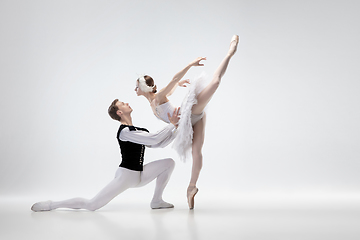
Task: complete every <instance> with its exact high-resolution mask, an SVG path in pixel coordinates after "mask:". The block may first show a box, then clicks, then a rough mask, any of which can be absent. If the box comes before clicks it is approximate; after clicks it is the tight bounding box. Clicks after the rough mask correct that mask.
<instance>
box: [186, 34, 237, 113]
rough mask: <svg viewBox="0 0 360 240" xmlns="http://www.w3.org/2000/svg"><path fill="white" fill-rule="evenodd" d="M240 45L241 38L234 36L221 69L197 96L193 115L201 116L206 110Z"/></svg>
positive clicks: (220, 66)
mask: <svg viewBox="0 0 360 240" xmlns="http://www.w3.org/2000/svg"><path fill="white" fill-rule="evenodd" d="M238 43H239V36H238V35H234V36H233V37H232V39H231V42H230V49H229V51H228V53H227V55H226V57H225V58H224V59H223V60H222V62H221V63H220V65H219V67H218V68H217V69H216V71H215V73H214V76H213V78H212V80H211V82H210V83H209V84H208V85H207V86H206V87H205V88H204V89H203V90H202V91H201V92H200V93H199V95H198V96H197V104H195V105H194V106H193V108H192V113H193V114H201V113H202V112H203V111H204V108H205V107H206V105H207V104H208V102H209V101H210V100H211V98H212V96H213V95H214V93H215V92H216V90H217V89H218V87H219V85H220V82H221V78H222V77H223V76H224V74H225V72H226V69H227V66H228V65H229V62H230V59H231V58H232V56H234V54H235V52H236V49H237V45H238Z"/></svg>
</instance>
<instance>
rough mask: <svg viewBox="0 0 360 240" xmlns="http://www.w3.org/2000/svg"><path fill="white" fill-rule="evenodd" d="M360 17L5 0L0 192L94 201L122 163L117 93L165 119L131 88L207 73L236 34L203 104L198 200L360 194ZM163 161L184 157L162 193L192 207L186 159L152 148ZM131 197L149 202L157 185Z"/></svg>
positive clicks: (355, 7)
mask: <svg viewBox="0 0 360 240" xmlns="http://www.w3.org/2000/svg"><path fill="white" fill-rule="evenodd" d="M359 11H360V4H359V3H358V2H357V1H340V0H339V1H235V0H233V1H230V0H226V1H100V0H98V1H95V0H91V1H85V0H83V1H78V0H76V1H73V0H71V1H5V0H2V1H1V2H0V26H1V39H0V41H1V42H0V43H1V44H0V51H1V54H0V59H1V71H0V79H1V88H0V99H1V101H0V103H1V118H0V119H1V122H0V123H1V125H0V126H1V148H0V154H1V155H0V161H1V162H0V194H1V196H3V197H4V196H40V195H41V196H45V197H48V198H49V199H51V198H52V197H53V196H62V197H74V195H75V196H84V197H91V196H92V195H93V194H95V193H96V192H97V191H98V190H100V189H101V188H102V187H103V186H105V184H106V183H107V182H109V181H110V180H111V179H112V178H113V175H114V173H115V171H116V168H117V166H118V164H119V163H120V154H119V147H118V143H117V141H116V138H115V136H116V132H117V129H118V125H119V124H118V123H116V122H115V121H113V120H111V119H110V117H109V116H108V115H107V108H108V106H109V105H110V103H111V101H112V100H113V99H115V98H119V99H120V100H121V101H124V102H129V103H130V105H131V106H132V108H133V109H134V112H133V120H134V121H133V122H134V124H135V125H137V126H142V127H147V128H148V129H149V130H150V131H156V130H158V129H160V128H162V127H164V126H165V124H164V123H162V122H160V121H159V120H157V119H156V118H155V117H154V116H153V114H152V113H151V109H150V107H149V104H148V102H147V100H146V99H145V98H143V97H141V98H140V97H137V96H136V95H135V92H134V88H135V80H136V78H137V76H138V74H142V73H145V74H149V75H151V76H152V77H153V78H154V79H155V82H156V84H157V86H158V87H159V88H161V87H164V86H165V85H166V84H167V82H168V81H170V80H171V78H172V77H173V75H174V74H175V73H177V72H178V71H179V70H181V69H182V68H183V67H185V66H186V64H187V63H188V62H190V61H191V60H193V59H195V58H196V57H199V56H206V57H207V59H208V60H207V61H206V62H205V67H198V68H193V69H191V70H190V71H189V73H188V74H187V75H186V77H188V78H190V79H191V78H193V77H195V76H197V75H199V74H200V73H201V72H203V71H204V72H206V73H207V74H208V75H209V77H211V75H212V73H213V72H214V70H215V69H216V67H217V65H218V64H219V63H220V61H221V60H222V58H223V57H224V56H225V54H226V52H227V50H228V47H229V43H230V39H231V37H232V35H233V34H239V35H240V38H241V41H240V45H239V48H238V52H237V53H236V55H235V56H234V58H233V59H232V60H231V62H230V65H229V68H228V70H227V72H226V74H225V76H224V78H223V82H222V83H221V86H220V88H219V89H218V91H217V93H216V95H215V96H214V98H213V99H212V101H211V102H210V104H209V106H208V110H207V127H206V136H205V138H206V139H205V145H204V148H203V154H204V168H203V171H202V174H201V176H200V180H199V188H202V189H203V191H202V195H203V196H204V195H205V196H206V194H210V193H217V192H224V191H227V192H228V195H227V197H226V198H231V197H235V196H237V195H239V194H242V193H255V192H260V193H261V192H267V193H271V192H280V193H304V194H307V193H310V194H311V193H314V192H316V193H318V194H322V193H323V194H334V195H336V194H345V193H346V194H347V193H350V194H358V193H359V191H360V178H359V174H358V173H359V170H360V163H359V159H360V129H359V122H360V108H359V103H360V94H359V91H360V82H359V73H360V70H359V69H360V68H359V67H358V64H359V61H360V48H359V42H360V15H359ZM185 94H186V89H178V90H177V92H176V93H175V94H174V95H173V96H172V97H171V99H170V100H172V101H173V102H175V103H177V104H180V103H181V100H182V97H183V96H184V95H185ZM163 157H173V158H174V159H175V160H176V162H177V166H176V169H175V171H174V174H173V177H172V179H171V181H170V183H169V186H168V188H167V190H166V191H167V192H166V196H167V197H166V199H169V201H171V200H170V199H174V198H175V199H176V198H180V197H181V198H184V199H182V200H184V201H185V197H184V196H183V195H185V191H186V187H187V184H188V180H189V176H190V168H191V164H190V163H186V164H183V163H182V162H180V161H179V160H178V159H177V156H176V154H175V152H174V150H173V149H172V148H171V146H169V147H167V148H165V149H148V150H147V152H146V161H150V160H155V159H157V158H163ZM135 192H137V193H138V194H143V195H144V194H145V193H146V194H147V195H146V194H145V195H146V198H148V199H149V200H150V195H151V192H152V187H147V188H146V189H145V190H142V191H140V190H136V191H135V190H134V191H133V193H130V196H131V194H135ZM171 194H172V196H170V195H171ZM136 196H137V195H136ZM139 196H140V195H139ZM38 200H47V199H38Z"/></svg>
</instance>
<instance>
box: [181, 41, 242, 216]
mask: <svg viewBox="0 0 360 240" xmlns="http://www.w3.org/2000/svg"><path fill="white" fill-rule="evenodd" d="M238 43H239V36H237V35H235V36H234V37H233V38H232V39H231V43H230V49H229V51H228V53H227V55H226V57H225V58H224V59H223V60H222V62H221V63H220V65H219V67H218V68H217V69H216V71H215V73H214V76H213V78H212V80H211V82H210V83H209V84H208V85H207V86H206V87H205V88H204V89H203V90H202V91H201V92H200V93H199V94H198V96H197V104H196V105H194V106H193V108H192V113H193V114H201V113H202V112H203V111H204V108H205V107H206V105H207V104H208V103H209V101H210V100H211V98H212V96H213V95H214V93H215V92H216V90H217V89H218V87H219V85H220V82H221V78H222V77H223V76H224V74H225V72H226V69H227V66H228V65H229V62H230V59H231V57H232V56H234V54H235V52H236V49H237V45H238ZM193 130H194V133H193V143H192V157H193V165H192V171H191V179H190V183H189V187H188V189H187V198H188V204H189V208H190V209H193V208H194V197H195V195H196V193H197V192H198V188H197V187H196V183H197V180H198V178H199V175H200V171H201V168H202V161H203V158H202V153H201V150H202V146H203V143H204V137H205V115H204V118H203V119H201V120H200V121H198V122H197V123H196V124H195V125H194V126H193Z"/></svg>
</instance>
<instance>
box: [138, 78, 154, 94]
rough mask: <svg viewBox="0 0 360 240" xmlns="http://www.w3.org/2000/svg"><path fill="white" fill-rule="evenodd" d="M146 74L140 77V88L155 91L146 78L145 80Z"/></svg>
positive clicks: (145, 90)
mask: <svg viewBox="0 0 360 240" xmlns="http://www.w3.org/2000/svg"><path fill="white" fill-rule="evenodd" d="M144 77H145V75H143V76H141V77H139V79H138V80H139V88H140V89H141V91H143V92H152V91H154V87H150V86H148V85H147V84H146V80H145V78H144Z"/></svg>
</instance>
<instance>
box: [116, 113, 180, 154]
mask: <svg viewBox="0 0 360 240" xmlns="http://www.w3.org/2000/svg"><path fill="white" fill-rule="evenodd" d="M179 112H180V108H175V109H174V113H173V115H172V116H170V114H169V113H168V117H169V120H170V124H169V125H168V126H166V127H165V128H163V129H162V130H160V131H158V132H156V133H148V132H145V131H130V130H129V129H128V128H126V129H124V130H122V131H121V133H120V136H119V138H120V140H121V141H129V142H134V143H138V144H143V145H146V146H148V147H154V148H155V147H166V146H167V145H169V144H170V143H171V142H172V140H174V138H175V137H176V128H177V123H178V122H179V119H180V117H179Z"/></svg>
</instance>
